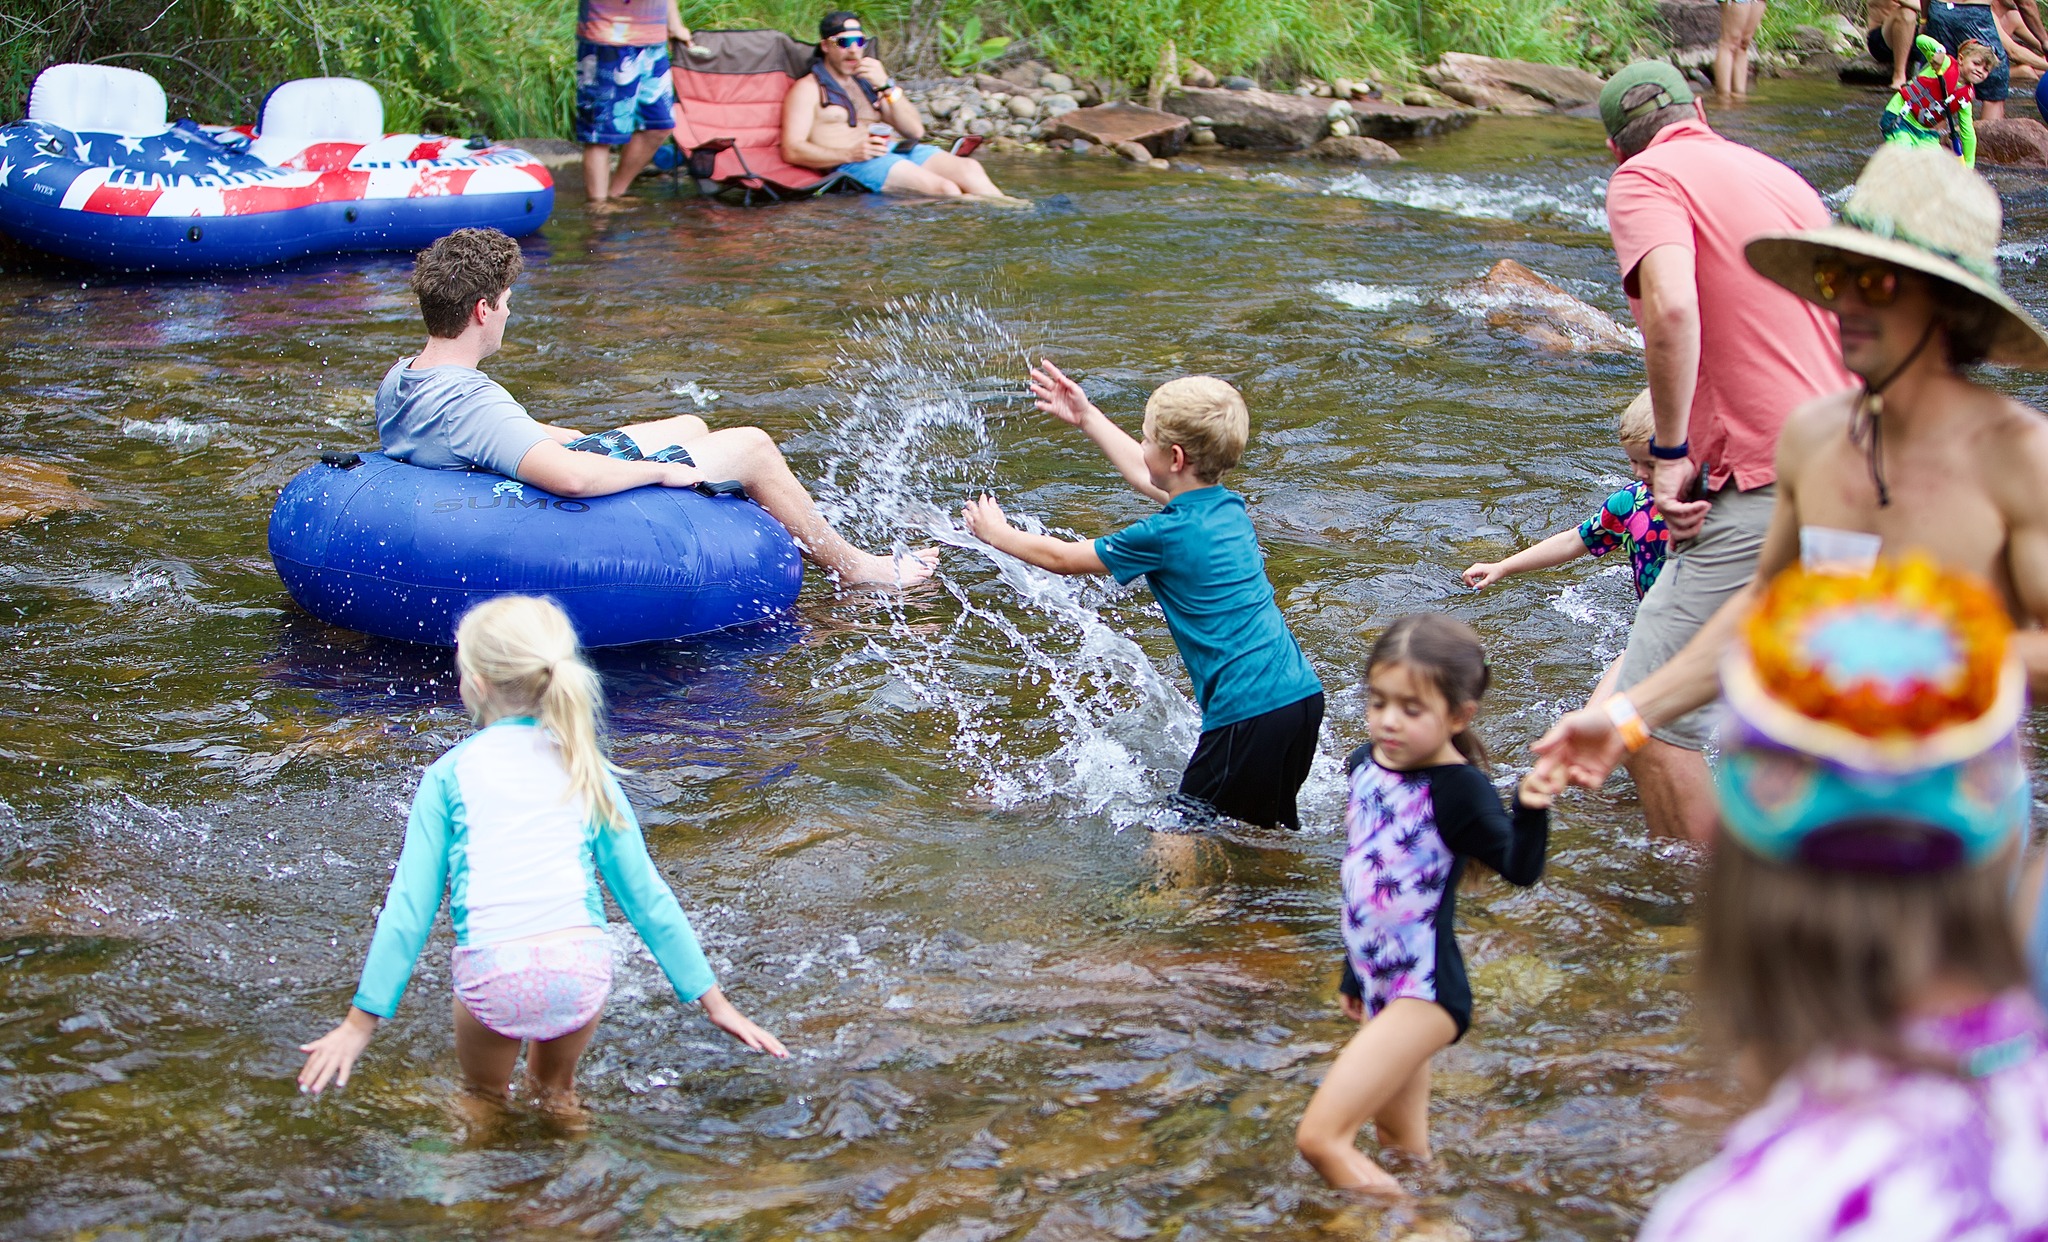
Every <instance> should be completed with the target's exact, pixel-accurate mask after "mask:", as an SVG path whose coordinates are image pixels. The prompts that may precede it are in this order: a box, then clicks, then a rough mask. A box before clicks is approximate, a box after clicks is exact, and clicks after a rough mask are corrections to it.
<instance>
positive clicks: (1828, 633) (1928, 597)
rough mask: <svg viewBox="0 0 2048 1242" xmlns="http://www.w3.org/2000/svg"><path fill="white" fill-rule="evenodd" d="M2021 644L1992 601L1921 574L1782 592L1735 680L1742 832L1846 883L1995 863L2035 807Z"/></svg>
mask: <svg viewBox="0 0 2048 1242" xmlns="http://www.w3.org/2000/svg"><path fill="white" fill-rule="evenodd" d="M2011 633H2012V625H2011V622H2010V621H2009V620H2008V619H2007V617H2006V612H2005V608H2004V607H2003V605H2001V604H2000V602H1999V600H1998V598H1997V596H1995V595H1993V594H1992V592H1991V590H1990V589H1989V588H1988V587H1986V586H1984V585H1983V584H1982V583H1980V582H1979V581H1977V580H1976V579H1974V578H1970V577H1966V576H1963V575H1960V574H1955V573H1951V572H1949V571H1947V570H1944V569H1941V568H1939V567H1937V566H1936V565H1934V564H1933V562H1931V561H1928V560H1926V559H1925V558H1922V557H1913V558H1909V559H1906V560H1902V561H1880V562H1879V563H1878V564H1877V565H1876V567H1875V568H1873V569H1872V570H1871V572H1870V573H1869V574H1867V575H1861V576H1848V575H1841V574H1831V573H1813V572H1809V571H1806V570H1802V569H1792V570H1787V571H1786V572H1785V573H1783V574H1781V575H1779V576H1778V577H1777V578H1776V579H1775V580H1774V581H1773V582H1772V583H1771V584H1770V586H1769V587H1768V588H1767V589H1766V590H1765V592H1764V595H1763V599H1762V601H1761V602H1760V603H1759V604H1758V605H1757V608H1756V610H1755V611H1754V612H1753V613H1752V614H1751V615H1750V617H1749V618H1748V620H1747V621H1746V622H1745V623H1744V626H1743V633H1742V641H1741V642H1739V643H1738V644H1736V646H1735V647H1734V649H1733V650H1731V651H1730V653H1729V655H1728V657H1727V658H1726V659H1725V660H1724V661H1723V662H1722V666H1721V686H1722V692H1723V694H1724V695H1725V696H1726V698H1727V702H1728V705H1729V707H1730V709H1731V711H1732V713H1733V720H1732V727H1731V728H1730V729H1729V730H1727V731H1726V732H1725V733H1724V735H1723V744H1724V746H1725V747H1726V749H1725V751H1724V753H1723V755H1722V759H1721V765H1720V769H1719V771H1718V773H1717V774H1716V782H1715V783H1716V784H1717V786H1718V787H1719V790H1720V795H1721V816H1722V822H1723V823H1724V824H1726V825H1727V828H1728V831H1729V833H1730V834H1731V835H1733V836H1734V837H1735V838H1736V839H1737V840H1738V841H1740V842H1742V844H1744V845H1746V846H1748V847H1749V848H1750V849H1752V850H1754V851H1755V852H1757V853H1758V854H1760V855H1762V856H1764V857H1766V858H1770V859H1774V860H1777V861H1780V862H1801V863H1805V864H1808V865H1811V866H1817V867H1824V868H1828V869H1833V870H1856V871H1892V872H1903V871H1928V870H1940V869H1943V868H1947V867H1954V866H1958V865H1963V864H1969V863H1977V862H1981V861H1983V860H1985V859H1987V858H1989V857H1990V856H1991V855H1993V854H1994V853H1996V852H1997V850H1998V848H1999V847H2000V846H2001V845H2003V844H2004V843H2005V842H2006V841H2008V840H2010V839H2011V838H2012V837H2013V836H2014V835H2015V834H2017V833H2018V832H2019V831H2020V830H2021V829H2022V828H2023V827H2024V826H2025V824H2026V822H2027V815H2028V808H2029V805H2030V797H2029V792H2028V786H2027V771H2026V764H2025V760H2024V758H2023V756H2022V755H2021V753H2020V746H2019V740H2018V737H2017V736H2016V733H2015V729H2016V727H2017V726H2018V723H2019V718H2020V713H2021V711H2022V709H2023V708H2024V706H2025V701H2026V687H2025V676H2024V674H2023V673H2022V671H2021V669H2020V665H2019V661H2018V659H2017V658H2016V657H2015V656H2014V655H2013V653H2012V651H2011V642H2010V638H2011Z"/></svg>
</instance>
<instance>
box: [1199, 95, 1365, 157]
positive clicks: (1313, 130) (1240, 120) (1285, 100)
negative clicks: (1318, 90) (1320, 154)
mask: <svg viewBox="0 0 2048 1242" xmlns="http://www.w3.org/2000/svg"><path fill="white" fill-rule="evenodd" d="M1166 109H1167V111H1169V112H1177V113H1179V114H1180V115H1181V116H1184V117H1195V116H1206V117H1210V118H1212V119H1213V120H1214V121H1215V124H1214V125H1213V126H1212V127H1211V128H1213V129H1214V130H1215V131H1216V137H1217V140H1218V141H1220V142H1221V143H1222V144H1223V145H1224V146H1226V147H1252V148H1256V149H1258V150H1265V151H1300V150H1304V149H1306V148H1307V147H1308V146H1309V145H1311V144H1312V143H1314V142H1315V141H1316V140H1317V139H1318V138H1321V137H1322V136H1323V135H1325V134H1327V133H1329V132H1330V121H1329V118H1328V116H1326V115H1325V113H1326V112H1327V110H1328V105H1327V104H1324V103H1321V102H1319V101H1318V100H1316V99H1314V98H1313V97H1307V98H1304V97H1302V96H1299V95H1280V94H1276V93H1274V92H1272V91H1261V90H1244V91H1241V90H1215V89H1210V88H1205V87H1199V86H1190V87H1185V88H1183V89H1182V90H1181V91H1180V92H1179V93H1177V94H1173V95H1169V96H1167V97H1166Z"/></svg>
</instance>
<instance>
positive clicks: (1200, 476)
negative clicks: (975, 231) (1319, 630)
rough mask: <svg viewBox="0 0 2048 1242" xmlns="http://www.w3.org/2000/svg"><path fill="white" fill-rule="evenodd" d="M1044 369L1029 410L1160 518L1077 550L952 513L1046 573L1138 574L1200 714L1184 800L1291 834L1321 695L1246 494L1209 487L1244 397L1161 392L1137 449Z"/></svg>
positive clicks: (978, 510)
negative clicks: (1072, 437) (1158, 505)
mask: <svg viewBox="0 0 2048 1242" xmlns="http://www.w3.org/2000/svg"><path fill="white" fill-rule="evenodd" d="M1041 365H1042V367H1043V369H1042V370H1033V371H1032V372H1031V391H1032V393H1033V394H1034V395H1035V396H1036V397H1037V398H1038V408H1039V409H1041V410H1044V411H1045V412H1046V413H1048V414H1051V415H1053V416H1055V417H1056V418H1058V419H1060V421H1062V422H1064V423H1067V424H1069V425H1070V426H1074V427H1078V428H1080V429H1081V430H1082V431H1083V432H1085V433H1086V434H1087V436H1088V438H1089V439H1091V440H1093V441H1094V442H1095V444H1096V447H1098V448H1100V449H1101V450H1102V452H1103V455H1104V456H1105V457H1107V458H1109V460H1110V464H1111V465H1114V466H1115V467H1116V468H1117V470H1118V471H1120V472H1121V473H1122V474H1123V476H1124V479H1125V480H1126V481H1127V482H1129V483H1130V485H1131V486H1132V487H1133V488H1135V489H1136V490H1137V491H1139V492H1141V493H1143V494H1144V495H1146V496H1150V497H1151V498H1152V499H1154V500H1160V501H1164V502H1165V505H1166V507H1165V508H1163V509H1161V510H1160V511H1159V512H1158V513H1156V514H1154V515H1153V516H1151V517H1149V518H1146V519H1145V520H1144V521H1142V522H1139V523H1137V524H1136V525H1134V526H1128V527H1126V528H1124V529H1123V530H1120V531H1118V532H1116V533H1115V534H1113V535H1105V536H1103V537H1102V538H1100V539H1095V540H1085V541H1084V540H1071V539H1057V538H1054V537H1052V536H1050V535H1033V534H1028V533H1026V532H1024V531H1020V530H1018V529H1017V528H1016V527H1014V526H1011V525H1010V523H1009V519H1007V518H1005V517H1004V516H1003V511H1002V508H1001V507H1000V506H999V505H997V504H996V502H995V501H994V500H991V499H990V498H989V497H987V496H983V497H982V498H981V499H979V500H976V501H971V502H969V503H968V505H967V508H966V509H965V510H964V512H963V514H962V516H963V517H964V518H965V519H966V523H967V529H969V530H970V531H972V532H974V534H975V536H976V537H977V538H979V539H981V540H982V541H983V542H984V543H986V544H988V545H989V546H990V547H992V548H995V549H997V550H998V551H1002V552H1007V553H1009V554H1010V555H1011V556H1014V557H1016V558H1017V559H1019V560H1021V561H1025V562H1027V563H1029V564H1032V565H1036V566H1038V567H1039V568H1041V569H1049V570H1051V571H1052V572H1054V573H1058V574H1112V575H1114V576H1115V577H1116V580H1117V581H1118V582H1129V581H1131V580H1132V579H1133V578H1137V577H1139V576H1140V575H1142V576H1144V578H1145V580H1146V581H1147V582H1148V583H1149V584H1150V585H1151V587H1152V594H1153V596H1154V597H1156V598H1157V599H1158V600H1159V610H1160V611H1161V612H1162V613H1164V614H1165V615H1166V628H1167V630H1168V631H1169V632H1170V633H1171V634H1172V635H1173V642H1174V646H1176V647H1177V648H1179V650H1180V658H1181V662H1182V663H1184V664H1186V665H1187V669H1188V676H1189V677H1190V678H1192V679H1193V681H1194V683H1195V703H1196V705H1197V706H1199V707H1200V708H1201V709H1202V737H1201V740H1200V741H1199V742H1198V743H1197V744H1196V746H1195V753H1194V755H1193V756H1192V757H1191V758H1190V759H1189V760H1188V766H1187V770H1186V771H1185V772H1184V773H1182V774H1181V781H1180V792H1181V793H1182V794H1184V795H1186V796H1188V797H1190V798H1195V799H1198V800H1200V801H1201V802H1203V803H1206V804H1207V805H1209V806H1210V807H1213V808H1214V809H1215V810H1217V811H1219V812H1221V813H1222V814H1225V815H1228V816H1230V817H1231V818H1233V819H1240V820H1243V821H1245V822H1246V823H1250V824H1257V825H1260V826H1262V827H1270V826H1273V825H1276V824H1278V825H1285V826H1287V827H1289V828H1294V827H1299V826H1300V822H1301V817H1300V814H1299V812H1298V811H1297V809H1296V807H1295V795H1296V794H1297V793H1299V792H1300V790H1301V785H1302V782H1303V781H1305V780H1307V779H1308V770H1309V764H1310V763H1311V762H1313V760H1314V759H1315V753H1316V737H1317V734H1318V732H1319V731H1320V730H1321V728H1322V723H1323V686H1322V682H1321V681H1319V680H1318V679H1317V677H1316V674H1315V670H1314V669H1312V668H1310V667H1309V663H1308V660H1307V658H1306V657H1304V656H1303V655H1302V654H1301V645H1300V644H1299V643H1297V642H1295V641H1294V634H1293V632H1292V631H1290V630H1289V629H1288V628H1287V621H1286V618H1284V617H1282V616H1281V615H1280V607H1279V605H1278V604H1276V603H1275V602H1274V599H1273V585H1272V583H1270V582H1268V581H1267V580H1266V562H1265V557H1264V556H1263V554H1261V553H1260V551H1259V540H1258V536H1257V535H1256V534H1254V533H1253V531H1252V522H1251V517H1250V515H1249V514H1247V513H1246V511H1245V503H1244V497H1242V496H1239V495H1238V494H1237V493H1235V492H1233V491H1230V490H1229V489H1227V488H1225V487H1223V486H1221V485H1220V484H1219V483H1218V482H1217V480H1219V479H1220V478H1222V476H1223V472H1224V471H1226V470H1228V469H1230V468H1231V467H1232V466H1235V465H1236V464H1237V462H1238V459H1239V458H1240V457H1242V456H1243V455H1244V446H1245V441H1246V439H1247V438H1249V436H1250V434H1251V415H1250V412H1249V411H1248V410H1246V408H1245V403H1244V398H1243V396H1241V395H1239V393H1238V391H1237V389H1235V388H1232V387H1231V386H1230V385H1229V384H1226V383H1224V382H1223V381H1222V380H1219V379H1214V378H1211V377H1209V376H1206V375H1191V376H1186V377H1184V378H1181V379H1177V380H1173V381H1171V382H1169V383H1166V384H1162V385H1160V387H1159V388H1158V389H1157V390H1156V391H1154V392H1153V394H1152V396H1151V398H1150V399H1149V400H1148V401H1146V403H1145V438H1144V439H1143V440H1134V439H1132V438H1131V435H1130V433H1129V432H1127V431H1125V430H1123V429H1122V428H1121V427H1118V426H1117V425H1116V424H1115V423H1112V422H1110V421H1109V418H1108V416H1107V415H1105V414H1104V413H1103V412H1102V411H1101V410H1099V409H1097V408H1096V407H1095V403H1094V402H1092V401H1090V400H1089V399H1088V397H1087V394H1085V393H1083V392H1082V391H1081V386H1080V385H1079V384H1076V383H1075V382H1074V381H1073V380H1071V379H1068V378H1067V377H1066V376H1065V375H1063V374H1061V373H1060V369H1059V368H1058V367H1056V366H1054V365H1052V363H1050V362H1046V363H1043V364H1041Z"/></svg>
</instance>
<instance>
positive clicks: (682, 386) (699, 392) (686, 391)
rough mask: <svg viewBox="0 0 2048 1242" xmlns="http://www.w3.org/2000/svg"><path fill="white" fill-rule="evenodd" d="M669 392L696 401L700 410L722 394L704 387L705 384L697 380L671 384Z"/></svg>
mask: <svg viewBox="0 0 2048 1242" xmlns="http://www.w3.org/2000/svg"><path fill="white" fill-rule="evenodd" d="M669 392H670V393H671V394H673V395H675V396H678V397H683V398H685V399H687V400H689V401H691V402H693V403H695V405H696V407H697V408H698V409H700V410H701V409H704V408H706V407H707V406H709V405H710V404H711V403H712V402H713V401H716V400H718V398H719V397H720V395H722V394H719V393H715V392H713V391H711V390H710V389H709V388H706V387H704V385H702V384H700V383H698V382H697V381H696V380H684V381H682V382H681V383H679V384H671V385H670V386H669Z"/></svg>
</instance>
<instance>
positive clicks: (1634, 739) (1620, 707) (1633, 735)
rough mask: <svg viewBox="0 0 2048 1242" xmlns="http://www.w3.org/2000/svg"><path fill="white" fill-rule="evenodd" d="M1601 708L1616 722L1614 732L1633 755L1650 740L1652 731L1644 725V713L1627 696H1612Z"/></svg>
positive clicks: (1609, 696)
mask: <svg viewBox="0 0 2048 1242" xmlns="http://www.w3.org/2000/svg"><path fill="white" fill-rule="evenodd" d="M1601 706H1602V707H1603V708H1605V709H1606V710H1607V719H1609V720H1611V721H1613V722H1614V731H1615V732H1616V733H1619V734H1621V744H1622V746H1623V747H1624V748H1626V749H1627V751H1628V753H1629V754H1631V755H1633V754H1635V753H1636V752H1637V751H1639V750H1641V749H1642V748H1643V747H1644V745H1646V744H1647V743H1648V742H1649V740H1650V730H1649V728H1648V727H1647V726H1645V725H1644V724H1643V717H1642V713H1640V712H1638V711H1637V710H1636V705H1635V704H1634V703H1631V702H1630V701H1629V697H1628V696H1627V695H1625V694H1611V695H1608V696H1607V701H1606V702H1604V703H1602V704H1601Z"/></svg>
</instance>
